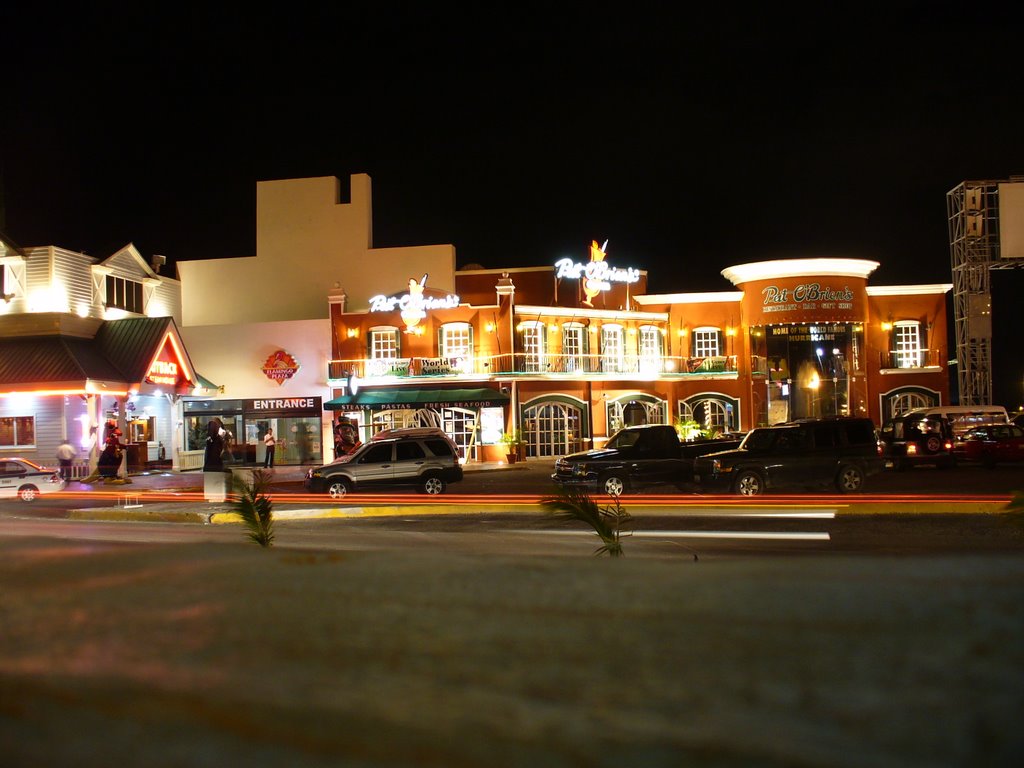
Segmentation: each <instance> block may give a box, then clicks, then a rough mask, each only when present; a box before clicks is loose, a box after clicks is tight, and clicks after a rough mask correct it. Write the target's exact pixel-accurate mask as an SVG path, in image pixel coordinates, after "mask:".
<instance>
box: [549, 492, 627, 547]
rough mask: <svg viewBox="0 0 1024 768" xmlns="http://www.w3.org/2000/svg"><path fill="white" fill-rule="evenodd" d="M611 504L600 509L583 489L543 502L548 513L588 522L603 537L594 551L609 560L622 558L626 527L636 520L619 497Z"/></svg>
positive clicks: (557, 495) (614, 498) (551, 497)
mask: <svg viewBox="0 0 1024 768" xmlns="http://www.w3.org/2000/svg"><path fill="white" fill-rule="evenodd" d="M611 498H612V503H611V504H610V505H607V506H603V507H602V506H601V505H600V504H598V503H597V502H595V501H594V500H593V499H592V498H591V496H590V494H589V493H587V491H586V490H584V489H582V488H563V489H560V490H559V491H558V493H557V494H556V495H554V496H546V497H544V498H543V499H541V500H540V504H541V506H542V507H543V508H544V510H545V511H547V512H550V513H552V514H554V515H557V516H559V517H563V518H565V519H569V520H579V521H581V522H584V523H586V524H587V525H589V526H590V527H591V528H593V529H594V532H595V533H596V534H597V535H598V536H599V537H600V538H601V542H602V546H600V547H598V548H597V549H596V550H594V554H595V555H603V554H605V553H607V554H608V555H609V556H610V557H623V556H624V553H623V551H622V536H623V535H628V534H624V533H623V530H622V529H623V527H624V526H626V525H628V524H629V522H630V521H631V520H632V519H633V518H632V517H631V516H630V514H629V513H628V512H626V510H625V509H623V507H622V505H621V504H620V503H619V497H618V496H612V497H611Z"/></svg>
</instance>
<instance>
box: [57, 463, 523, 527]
mask: <svg viewBox="0 0 1024 768" xmlns="http://www.w3.org/2000/svg"><path fill="white" fill-rule="evenodd" d="M314 466H321V465H320V464H316V465H294V466H293V465H287V466H278V467H274V468H272V469H266V470H263V467H252V466H233V467H232V466H229V467H228V468H227V469H228V470H235V471H236V473H237V471H238V470H241V471H242V472H243V473H244V472H250V471H255V470H263V471H265V472H267V473H269V475H270V478H271V479H270V484H269V490H270V491H271V493H278V494H288V493H303V492H304V490H303V487H302V483H303V480H304V479H305V477H306V473H307V472H308V471H309V469H310V468H311V467H314ZM529 466H530V465H529V464H528V463H520V464H512V465H510V464H506V463H504V462H474V463H472V464H467V465H465V466H464V467H463V470H464V472H466V473H467V474H475V473H477V472H495V471H498V472H501V471H517V470H518V471H522V470H526V469H528V468H529ZM204 482H205V474H204V473H203V472H202V470H190V471H187V472H175V471H149V472H141V473H138V474H132V475H129V476H128V481H127V482H122V483H104V482H96V483H88V484H87V483H81V482H79V481H76V480H73V481H71V482H70V483H69V484H68V486H67V491H68V492H71V493H83V492H85V493H89V492H95V496H94V497H92V498H86V499H83V504H82V506H81V507H79V508H75V509H70V510H68V518H69V519H72V520H108V521H114V520H121V521H124V520H138V521H143V522H191V523H204V524H205V523H225V522H234V516H233V515H231V504H230V503H229V502H227V501H211V500H208V499H207V497H206V494H205V490H204ZM228 483H229V485H230V480H229V481H228ZM402 491H403V492H405V491H406V489H402ZM213 498H216V496H214V497H213ZM387 498H388V497H387V495H382V496H381V506H383V507H386V506H387ZM280 501H281V503H286V504H293V505H294V504H297V505H305V506H306V507H311V506H318V507H326V508H325V509H323V510H310V509H307V510H301V509H292V510H284V509H280V507H278V508H277V510H276V511H275V514H276V515H277V516H278V517H279V518H280V519H287V518H288V517H293V518H295V517H302V516H306V517H318V516H319V517H330V516H333V515H332V510H331V509H330V507H331V503H330V502H331V499H330V498H329V497H327V496H324V497H323V499H322V500H318V501H316V502H312V501H308V499H307V500H306V501H289V500H287V499H282V500H280ZM374 506H375V507H376V506H377V505H374ZM396 509H398V507H396ZM401 509H411V507H409V506H408V505H406V506H403V507H401ZM289 512H290V513H291V514H289ZM335 514H338V513H337V512H336V511H335ZM349 514H360V510H358V509H354V510H352V511H350V512H349Z"/></svg>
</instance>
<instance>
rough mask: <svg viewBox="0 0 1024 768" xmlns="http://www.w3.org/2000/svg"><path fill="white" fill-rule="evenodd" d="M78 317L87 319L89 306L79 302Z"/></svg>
mask: <svg viewBox="0 0 1024 768" xmlns="http://www.w3.org/2000/svg"><path fill="white" fill-rule="evenodd" d="M78 316H79V317H88V316H89V305H88V304H86V303H85V302H84V301H82V302H79V304H78Z"/></svg>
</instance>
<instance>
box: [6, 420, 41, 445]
mask: <svg viewBox="0 0 1024 768" xmlns="http://www.w3.org/2000/svg"><path fill="white" fill-rule="evenodd" d="M35 444H36V417H35V416H3V417H0V448H25V447H29V446H34V445H35Z"/></svg>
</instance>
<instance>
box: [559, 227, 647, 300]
mask: <svg viewBox="0 0 1024 768" xmlns="http://www.w3.org/2000/svg"><path fill="white" fill-rule="evenodd" d="M607 247H608V241H607V240H605V241H604V245H602V246H598V244H597V241H596V240H592V241H591V243H590V261H589V262H587V263H586V264H581V263H580V262H578V261H577V262H574V261H573V260H572V259H570V258H564V259H559V260H558V261H556V262H555V268H556V269H557V270H558V271H557V272H556V273H555V277H556V278H563V277H566V278H569V279H571V280H580V279H582V280H583V293H585V294H586V296H587V298H586V299H584V300H583V303H584V304H586V305H587V306H588V307H592V306H594V305H593V304H592V303H591V302H592V301H593V299H594V297H595V296H597V295H598V294H599V293H601V292H602V291H608V290H611V287H612V283H635V282H638V281H639V280H640V270H639V269H634V268H633V267H627V268H626V269H622V268H621V267H613V266H612V265H611V264H609V263H608V262H607V261H605V258H606V256H607V254H606V253H605V248H607Z"/></svg>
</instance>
